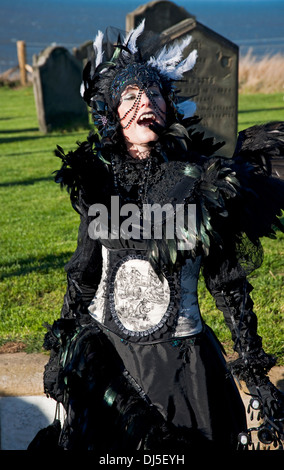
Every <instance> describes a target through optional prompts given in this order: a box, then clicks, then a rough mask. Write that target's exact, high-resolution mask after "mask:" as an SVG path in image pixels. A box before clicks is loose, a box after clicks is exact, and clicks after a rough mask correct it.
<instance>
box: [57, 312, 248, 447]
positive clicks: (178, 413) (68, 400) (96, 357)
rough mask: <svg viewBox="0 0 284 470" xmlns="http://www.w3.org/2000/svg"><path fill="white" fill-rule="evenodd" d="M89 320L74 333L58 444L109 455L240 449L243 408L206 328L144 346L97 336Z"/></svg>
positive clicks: (111, 336)
mask: <svg viewBox="0 0 284 470" xmlns="http://www.w3.org/2000/svg"><path fill="white" fill-rule="evenodd" d="M94 323H95V322H93V321H92V322H91V326H89V327H88V328H86V327H84V328H82V329H81V331H80V332H79V333H77V334H76V335H75V336H73V339H72V346H71V348H70V349H69V352H68V358H67V368H66V369H65V370H64V375H65V379H64V383H65V387H66V389H65V392H64V396H65V399H64V406H65V409H66V413H67V417H66V421H65V424H64V426H63V429H62V433H61V437H60V446H62V447H63V448H65V449H67V450H94V451H96V452H109V453H111V452H122V451H124V452H125V453H126V452H133V451H136V450H145V449H146V450H150V451H152V452H163V451H167V450H169V449H171V451H179V450H181V449H182V450H183V451H184V450H190V449H193V450H194V449H195V447H196V445H200V446H204V445H205V446H206V445H210V446H212V447H216V448H217V449H219V448H220V447H221V448H222V449H223V450H224V449H229V450H235V449H236V448H237V441H238V434H239V433H240V432H245V431H246V416H245V409H244V406H243V402H242V400H241V397H240V395H239V392H238V389H237V387H236V385H235V382H234V380H233V378H232V376H231V374H230V373H229V372H228V369H227V368H226V362H225V360H224V356H223V354H222V351H221V345H220V344H219V342H218V340H217V338H216V337H215V335H214V333H213V332H212V331H211V329H210V328H208V327H207V326H204V329H203V331H202V332H201V333H199V334H198V335H196V336H193V337H187V338H182V339H178V338H176V339H172V340H170V341H164V342H156V343H151V344H149V343H148V344H144V345H142V344H139V343H134V342H127V341H126V340H123V339H121V338H120V337H118V336H117V335H115V334H114V333H111V332H110V331H108V330H105V329H104V330H103V332H102V331H100V332H99V334H98V332H97V330H98V328H97V326H96V327H93V326H92V325H94Z"/></svg>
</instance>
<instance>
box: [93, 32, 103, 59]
mask: <svg viewBox="0 0 284 470" xmlns="http://www.w3.org/2000/svg"><path fill="white" fill-rule="evenodd" d="M103 38H104V35H103V33H102V32H101V31H98V34H97V36H96V38H95V40H94V42H93V47H94V50H95V53H96V67H97V66H98V65H100V64H101V63H102V61H103V55H104V53H103Z"/></svg>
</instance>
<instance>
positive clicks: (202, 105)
mask: <svg viewBox="0 0 284 470" xmlns="http://www.w3.org/2000/svg"><path fill="white" fill-rule="evenodd" d="M167 9H168V12H169V13H167V12H166V10H167ZM159 11H160V13H159ZM175 11H176V12H177V15H176V16H175V14H174V12H175ZM182 14H183V15H184V17H183V18H182V19H181V20H180V21H179V22H176V18H180V17H182ZM143 15H144V17H145V19H146V21H145V29H146V30H152V31H154V32H159V33H161V34H163V35H165V36H166V37H167V38H168V39H169V40H170V41H171V40H176V39H177V40H179V39H180V40H181V39H182V38H183V37H184V36H186V35H188V34H190V35H191V36H192V41H191V43H190V45H189V46H188V48H187V49H186V50H185V55H186V54H187V53H188V52H189V51H190V50H192V49H197V51H198V59H197V62H196V65H195V67H194V69H193V70H192V71H190V72H188V73H187V74H185V75H184V80H183V81H182V82H179V83H177V88H178V89H179V90H180V94H179V95H180V96H181V97H184V98H186V97H193V100H194V101H195V103H196V104H197V110H196V114H197V115H198V116H199V117H201V118H202V121H201V123H200V124H199V125H198V126H197V129H198V130H199V131H204V133H205V136H206V137H210V136H214V137H215V138H216V140H217V141H225V142H226V145H225V146H224V147H223V148H222V149H220V150H219V151H218V154H221V155H224V156H228V157H231V156H232V153H233V151H234V148H235V143H236V137H237V111H238V46H236V45H235V44H234V43H232V42H231V41H229V40H227V39H226V38H224V37H223V36H221V35H219V34H217V33H215V32H214V31H212V30H211V29H209V28H207V27H206V26H204V25H202V24H201V23H199V22H198V21H196V19H195V17H193V15H191V14H189V13H187V12H184V11H183V9H181V8H180V7H178V6H176V5H175V4H174V3H172V2H166V1H155V2H150V3H148V4H146V5H144V6H142V7H139V8H138V9H137V10H135V11H134V12H132V13H130V14H128V15H127V20H126V26H127V29H128V30H129V29H131V28H133V27H135V26H137V25H138V24H139V23H140V21H141V19H142V18H143ZM162 18H166V21H165V23H164V25H165V27H164V28H163V24H161V19H162ZM155 19H156V20H157V26H156V25H155ZM171 20H172V23H171V24H170V22H171Z"/></svg>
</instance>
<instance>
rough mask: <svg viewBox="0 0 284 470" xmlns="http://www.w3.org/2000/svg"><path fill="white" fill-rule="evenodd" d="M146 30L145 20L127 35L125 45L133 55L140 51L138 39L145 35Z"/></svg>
mask: <svg viewBox="0 0 284 470" xmlns="http://www.w3.org/2000/svg"><path fill="white" fill-rule="evenodd" d="M144 28H145V19H144V20H142V21H141V23H140V24H139V25H138V26H137V28H136V29H132V30H131V31H130V32H129V34H128V35H127V37H126V39H125V41H124V45H125V46H127V47H128V49H129V50H130V52H131V53H132V54H135V52H137V51H138V48H137V46H136V42H137V39H138V38H139V36H140V35H141V34H142V33H143V31H144Z"/></svg>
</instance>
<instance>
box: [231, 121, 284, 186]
mask: <svg viewBox="0 0 284 470" xmlns="http://www.w3.org/2000/svg"><path fill="white" fill-rule="evenodd" d="M233 159H234V160H243V161H247V162H249V163H250V164H252V165H254V166H255V167H258V169H259V171H260V172H263V173H265V174H267V175H272V176H276V177H280V178H281V179H284V170H282V172H279V170H278V169H277V168H276V163H279V164H280V165H281V166H282V168H283V165H284V122H283V121H280V122H269V123H266V124H262V125H259V126H252V127H249V128H248V129H245V130H243V131H241V132H240V133H239V136H238V139H237V144H236V149H235V152H234V155H233Z"/></svg>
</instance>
